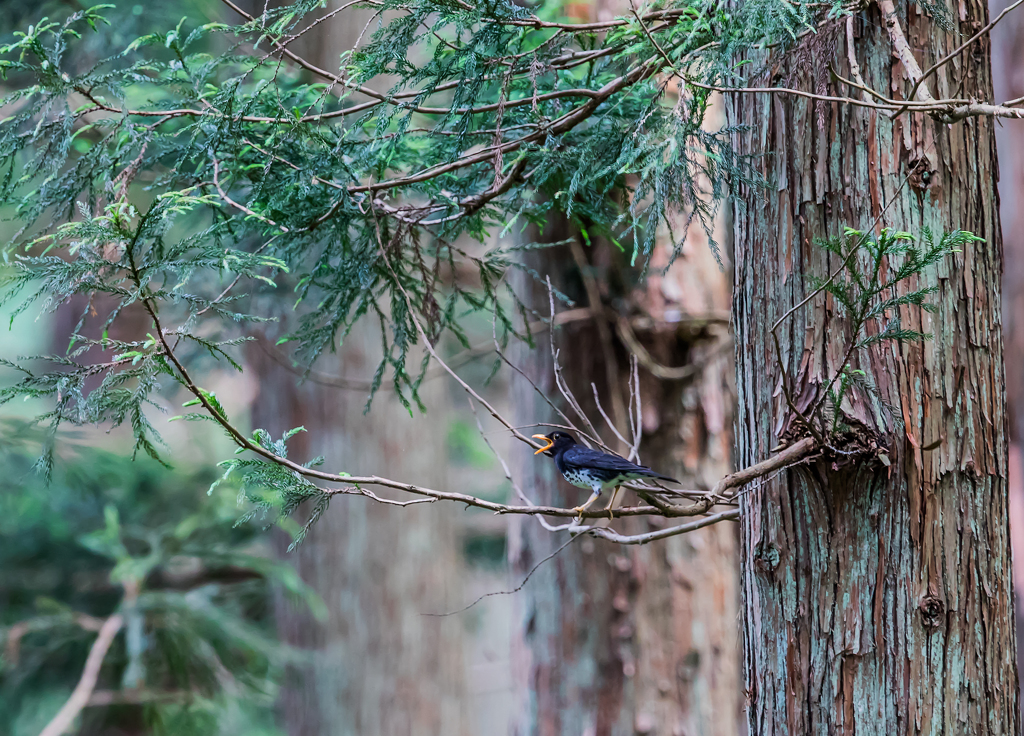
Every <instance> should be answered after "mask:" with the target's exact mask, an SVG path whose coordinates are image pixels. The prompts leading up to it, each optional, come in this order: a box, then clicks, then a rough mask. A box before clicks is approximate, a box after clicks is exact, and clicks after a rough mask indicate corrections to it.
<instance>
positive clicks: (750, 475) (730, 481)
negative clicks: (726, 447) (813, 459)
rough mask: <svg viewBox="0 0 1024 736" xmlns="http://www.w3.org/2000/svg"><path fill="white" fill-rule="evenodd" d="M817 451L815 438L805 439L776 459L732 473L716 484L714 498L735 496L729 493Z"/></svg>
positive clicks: (781, 453)
mask: <svg viewBox="0 0 1024 736" xmlns="http://www.w3.org/2000/svg"><path fill="white" fill-rule="evenodd" d="M816 449H818V443H817V441H816V440H815V439H814V438H813V437H805V438H804V439H802V440H800V441H799V442H796V443H794V444H792V445H790V446H789V447H787V448H786V449H784V450H783V451H782V452H780V453H779V454H778V455H775V456H774V457H770V458H768V459H767V460H764V461H762V462H759V463H756V464H754V465H751V466H750V467H748V468H744V469H743V470H737V471H736V472H735V473H730V474H729V475H727V476H725V477H724V478H722V479H721V480H720V481H718V482H717V483H716V484H715V487H714V488H713V489H712V490H711V493H712V495H713V496H716V497H721V498H729V497H731V496H735V495H736V494H735V493H729V491H731V490H732V489H734V488H741V487H742V486H744V485H746V484H747V483H749V482H751V481H752V480H756V479H758V478H760V477H762V476H765V475H768V474H769V473H772V472H774V471H776V470H779V469H781V468H785V467H787V466H789V465H794V464H795V463H797V462H799V461H800V460H802V459H803V458H805V457H807V456H808V455H810V454H811V453H812V452H814V451H815V450H816Z"/></svg>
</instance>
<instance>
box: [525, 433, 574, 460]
mask: <svg viewBox="0 0 1024 736" xmlns="http://www.w3.org/2000/svg"><path fill="white" fill-rule="evenodd" d="M533 438H534V439H535V440H540V441H541V442H546V443H547V444H546V445H544V447H542V448H540V449H539V450H537V452H535V453H533V454H534V455H539V454H541V453H542V452H543V453H544V454H545V455H548V456H549V457H554V456H555V453H557V452H558V451H559V450H563V449H565V448H566V447H569V446H571V445H575V444H576V439H575V438H574V437H573V436H572V435H571V434H566V433H565V432H552V433H551V434H535V435H533Z"/></svg>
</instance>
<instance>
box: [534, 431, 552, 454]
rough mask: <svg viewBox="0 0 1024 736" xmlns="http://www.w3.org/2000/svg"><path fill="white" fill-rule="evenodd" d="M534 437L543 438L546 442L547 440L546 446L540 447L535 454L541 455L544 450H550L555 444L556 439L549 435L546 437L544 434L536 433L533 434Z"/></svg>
mask: <svg viewBox="0 0 1024 736" xmlns="http://www.w3.org/2000/svg"><path fill="white" fill-rule="evenodd" d="M533 438H534V439H535V440H543V441H544V442H547V444H546V445H544V447H542V448H540V449H539V450H537V452H535V453H533V454H534V455H539V454H541V453H542V452H544V451H545V450H550V449H551V446H552V445H553V444H555V442H554V440H551V439H548V438H547V437H545V436H544V435H542V434H535V435H533Z"/></svg>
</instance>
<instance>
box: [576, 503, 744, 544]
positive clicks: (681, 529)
mask: <svg viewBox="0 0 1024 736" xmlns="http://www.w3.org/2000/svg"><path fill="white" fill-rule="evenodd" d="M739 518H740V512H739V509H731V510H729V511H722V512H721V513H718V514H712V515H711V516H705V517H704V518H703V519H698V520H697V521H691V522H690V523H689V524H680V525H679V526H671V527H669V528H668V529H659V530H658V531H655V532H647V533H646V534H633V535H626V534H619V533H618V532H613V531H612V530H611V529H603V528H601V527H586V528H584V529H583V530H581V533H586V534H589V535H590V536H592V537H600V538H601V539H607V540H608V541H609V542H615V543H616V544H648V543H650V542H656V541H658V540H659V539H668V538H669V537H675V536H677V535H679V534H686V533H687V532H693V531H697V530H698V529H703V528H704V527H706V526H711V525H712V524H717V523H718V522H720V521H735V520H736V519H739Z"/></svg>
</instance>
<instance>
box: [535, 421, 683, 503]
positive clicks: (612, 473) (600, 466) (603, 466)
mask: <svg viewBox="0 0 1024 736" xmlns="http://www.w3.org/2000/svg"><path fill="white" fill-rule="evenodd" d="M533 438H534V439H535V440H543V441H545V442H547V445H545V446H544V447H542V448H540V449H539V450H537V452H535V453H533V454H534V455H539V454H540V453H542V452H543V453H544V454H545V455H548V456H549V457H553V458H554V459H555V467H557V468H558V472H560V473H561V474H562V477H563V478H565V479H566V480H567V481H569V482H570V483H572V484H573V485H574V486H576V487H577V488H589V489H591V490H592V491H593V493H592V494H591V496H590V498H589V499H587V502H586V503H585V504H583V505H582V506H577V507H576V508H574V509H573V511H576V512H578V513H579V514H580V515H581V516H582V515H583V512H584V511H586V510H587V509H588V508H589V507H590V505H591V504H592V503H594V501H596V500H597V497H598V496H600V495H601V491H603V490H605V489H606V488H614V489H615V490H614V491H613V492H612V497H611V499H609V501H608V509H609V513H611V508H612V505H613V504H614V503H615V496H616V494H617V493H618V491H619V485H621V484H622V483H625V482H626V481H630V480H638V479H640V478H660V479H661V480H668V481H672V482H673V483H678V482H679V481H677V480H676V479H675V478H669V477H668V476H667V475H662V474H661V473H656V472H654V471H653V470H651V469H650V468H646V467H644V466H643V465H636V464H635V463H631V462H630V461H629V460H627V459H626V458H624V457H619V456H618V455H612V454H610V453H607V452H599V451H598V450H591V449H590V448H589V447H584V446H583V445H579V444H577V443H576V438H574V437H573V436H572V435H571V434H567V433H566V432H552V433H551V434H549V435H543V434H535V435H533Z"/></svg>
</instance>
